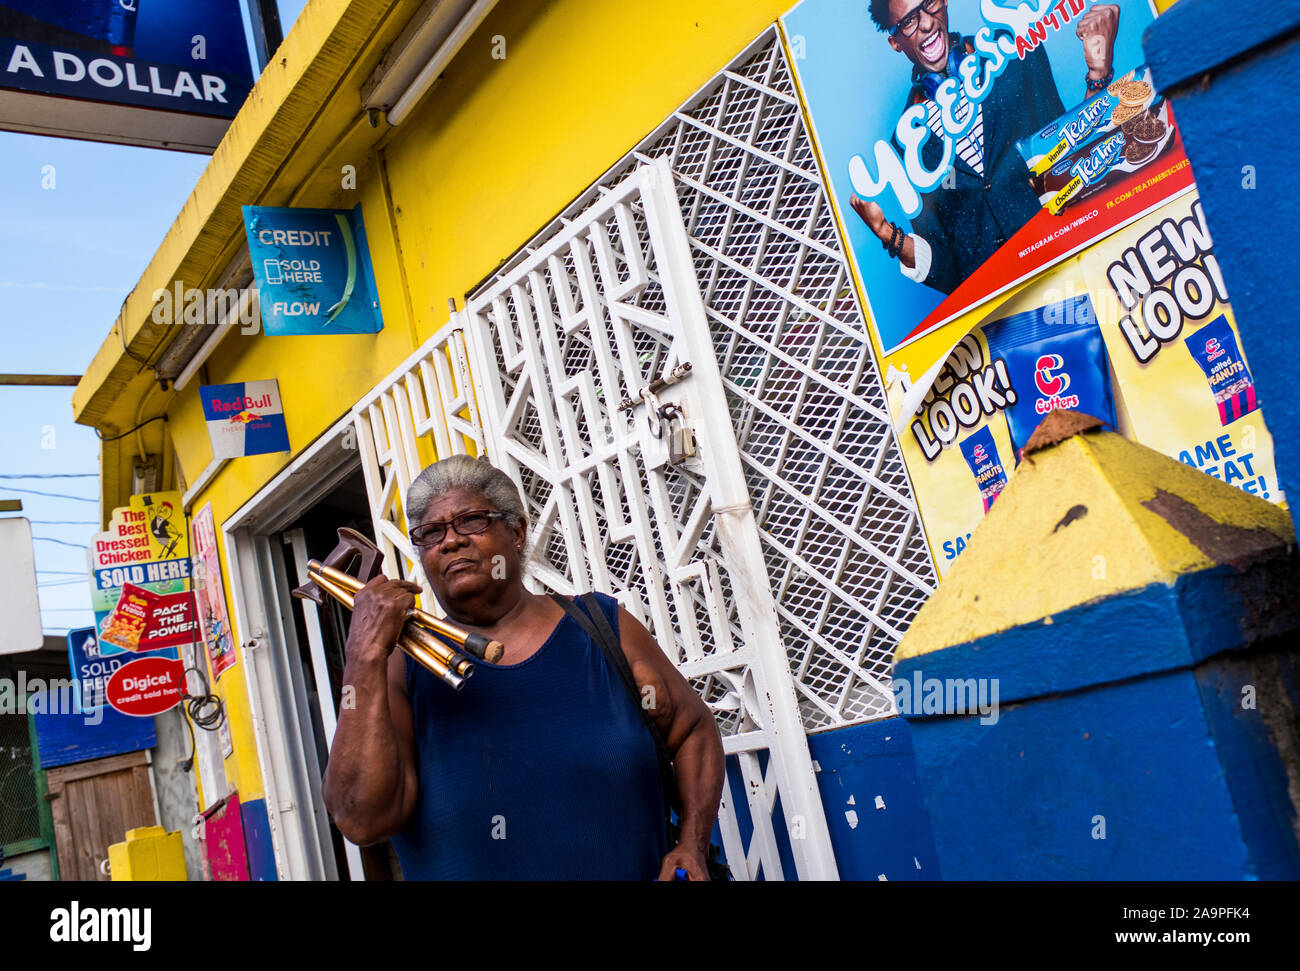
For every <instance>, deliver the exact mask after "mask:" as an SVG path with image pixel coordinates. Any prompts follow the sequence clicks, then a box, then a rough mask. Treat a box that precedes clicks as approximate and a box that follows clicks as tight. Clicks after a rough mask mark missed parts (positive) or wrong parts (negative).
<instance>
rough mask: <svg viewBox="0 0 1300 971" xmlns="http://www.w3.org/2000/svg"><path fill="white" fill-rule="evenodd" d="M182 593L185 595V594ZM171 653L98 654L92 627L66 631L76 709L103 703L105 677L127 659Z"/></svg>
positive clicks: (166, 656) (169, 653)
mask: <svg viewBox="0 0 1300 971" xmlns="http://www.w3.org/2000/svg"><path fill="white" fill-rule="evenodd" d="M186 596H187V597H188V594H187V595H186ZM175 657H176V652H175V651H154V652H150V653H147V654H130V653H126V652H122V653H118V654H113V655H108V654H102V653H100V650H99V640H98V639H97V638H96V636H95V628H93V627H82V628H79V629H77V630H70V631H68V668H69V670H71V672H72V677H73V682H72V684H73V690H74V692H75V696H76V703H77V711H78V712H81V713H83V714H84V713H85V712H88V711H95V710H97V709H99V708H103V707H104V706H105V705H107V704H108V695H107V690H108V682H109V680H110V679H111V678H112V677H113V675H114V674H116V673H117V671H118V669H119V668H122V667H124V666H126V665H127V664H128V663H129V662H132V661H137V660H143V659H145V658H162V659H164V660H174V659H175Z"/></svg>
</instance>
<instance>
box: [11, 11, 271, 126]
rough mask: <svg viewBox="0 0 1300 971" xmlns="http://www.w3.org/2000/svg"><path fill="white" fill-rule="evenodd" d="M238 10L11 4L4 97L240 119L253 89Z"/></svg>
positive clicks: (246, 47)
mask: <svg viewBox="0 0 1300 971" xmlns="http://www.w3.org/2000/svg"><path fill="white" fill-rule="evenodd" d="M239 7H240V5H239V3H238V0H169V2H166V3H158V2H156V0H155V2H148V0H145V2H140V0H5V2H4V4H3V5H0V72H3V73H0V88H9V89H12V90H17V91H29V92H38V93H41V94H48V95H57V96H59V97H61V98H71V99H79V100H87V101H99V102H110V103H114V104H120V105H129V106H132V107H140V108H152V109H161V110H163V111H176V112H185V113H189V114H203V115H215V116H219V117H222V118H233V117H235V113H236V112H237V111H238V110H239V106H240V104H242V103H243V101H244V98H245V97H246V96H247V95H248V92H249V90H250V89H251V88H252V85H253V69H252V63H251V61H250V59H249V54H248V46H247V44H246V43H245V41H244V24H243V18H242V16H241V13H240V9H239ZM200 38H201V42H200Z"/></svg>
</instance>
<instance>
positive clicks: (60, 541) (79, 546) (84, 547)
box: [32, 536, 90, 550]
mask: <svg viewBox="0 0 1300 971" xmlns="http://www.w3.org/2000/svg"><path fill="white" fill-rule="evenodd" d="M32 539H43V540H45V542H47V543H58V544H59V545H60V546H71V547H72V548H73V549H74V550H88V549H90V547H89V546H87V545H86V544H85V543H69V542H68V541H67V540H63V539H55V538H54V537H53V536H33V537H32Z"/></svg>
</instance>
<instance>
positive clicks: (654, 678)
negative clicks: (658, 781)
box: [618, 608, 725, 880]
mask: <svg viewBox="0 0 1300 971" xmlns="http://www.w3.org/2000/svg"><path fill="white" fill-rule="evenodd" d="M618 624H619V631H620V637H619V639H620V641H621V642H622V646H623V652H624V653H625V654H626V655H627V659H628V664H629V666H630V667H631V668H632V680H633V681H635V682H636V686H637V690H638V691H639V692H640V694H641V704H642V706H643V707H644V708H645V709H646V710H647V711H648V712H649V713H650V717H651V719H652V720H653V721H654V723H655V725H656V726H657V727H658V728H659V731H660V732H661V733H662V734H663V736H664V743H665V744H666V745H667V747H668V751H669V752H670V753H672V756H673V766H674V769H675V770H676V775H677V789H678V792H679V793H680V795H681V798H682V813H681V820H680V822H681V836H680V839H679V842H678V844H677V846H676V847H673V848H672V849H671V850H670V852H669V854H668V856H666V857H665V858H664V862H663V868H662V870H661V872H660V879H661V880H671V879H672V875H673V869H674V868H675V867H679V866H680V867H683V868H685V869H686V871H687V872H688V873H689V874H690V876H691V879H692V880H707V879H708V873H707V871H706V870H705V867H704V861H705V858H706V854H707V853H708V849H709V837H710V835H711V834H712V833H713V824H714V822H715V821H716V820H717V817H718V802H719V801H720V800H721V798H722V779H723V773H724V770H725V769H724V767H725V763H724V757H723V752H722V738H721V736H720V735H719V734H718V726H717V724H716V723H715V722H714V720H713V714H712V712H710V711H709V708H708V706H707V705H706V704H705V703H704V699H702V698H701V697H700V696H699V695H698V694H696V692H695V689H693V688H692V687H691V685H690V682H688V681H687V680H686V679H685V678H684V677H682V675H681V673H680V672H679V671H678V670H677V668H676V667H674V666H673V663H672V662H671V661H669V660H668V658H667V656H665V654H664V652H663V650H662V649H661V648H660V647H659V645H658V644H657V643H656V642H655V639H654V638H653V637H652V636H650V632H649V631H647V630H646V629H645V627H644V626H642V625H641V623H640V622H638V621H637V620H636V619H635V618H634V617H632V616H631V615H630V614H628V613H627V611H625V610H623V609H622V608H619V617H618Z"/></svg>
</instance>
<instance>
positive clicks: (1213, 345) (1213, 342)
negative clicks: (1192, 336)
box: [1205, 337, 1223, 361]
mask: <svg viewBox="0 0 1300 971" xmlns="http://www.w3.org/2000/svg"><path fill="white" fill-rule="evenodd" d="M1222 353H1223V345H1222V344H1220V343H1219V339H1218V338H1217V337H1207V338H1206V339H1205V359H1206V360H1207V361H1213V360H1214V359H1215V358H1216V357H1218V356H1220V355H1221V354H1222Z"/></svg>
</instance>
